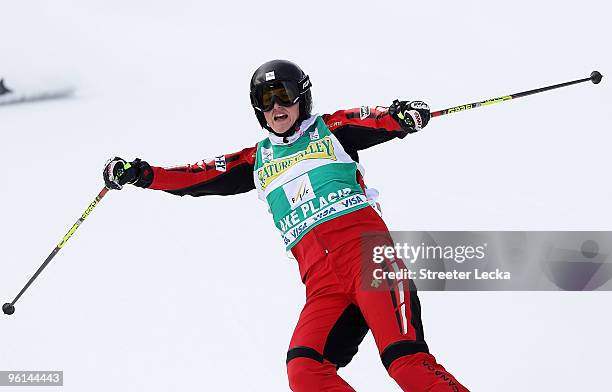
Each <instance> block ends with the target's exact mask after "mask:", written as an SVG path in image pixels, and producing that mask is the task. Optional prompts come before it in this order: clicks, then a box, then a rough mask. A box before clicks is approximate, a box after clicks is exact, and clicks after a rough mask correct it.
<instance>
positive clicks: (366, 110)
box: [359, 106, 370, 120]
mask: <svg viewBox="0 0 612 392" xmlns="http://www.w3.org/2000/svg"><path fill="white" fill-rule="evenodd" d="M369 115H370V107H369V106H362V107H361V108H360V109H359V118H361V119H362V120H364V119H366V118H368V116H369Z"/></svg>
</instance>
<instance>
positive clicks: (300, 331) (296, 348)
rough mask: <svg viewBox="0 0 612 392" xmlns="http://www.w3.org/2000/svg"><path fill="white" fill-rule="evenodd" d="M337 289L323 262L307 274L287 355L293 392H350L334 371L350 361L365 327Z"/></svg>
mask: <svg viewBox="0 0 612 392" xmlns="http://www.w3.org/2000/svg"><path fill="white" fill-rule="evenodd" d="M340 287H341V286H340V284H339V281H338V279H337V277H336V275H335V273H334V271H333V270H331V268H330V267H329V265H328V262H327V260H320V261H319V262H318V263H317V265H315V266H313V267H312V268H311V269H310V271H309V272H308V277H307V279H306V292H307V299H306V305H305V306H304V309H303V310H302V313H301V314H300V319H299V321H298V324H297V326H296V328H295V331H294V333H293V337H292V338H291V343H290V345H289V351H288V352H287V375H288V377H289V386H290V388H291V390H292V391H294V392H302V391H304V392H312V391H333V392H349V391H351V392H352V391H354V389H353V388H351V387H350V386H349V385H348V384H347V383H346V382H345V381H344V380H343V379H342V378H341V377H340V376H339V375H338V374H337V372H336V371H337V369H338V368H339V367H341V366H345V365H346V364H348V362H350V360H351V359H352V357H353V355H355V353H356V352H357V345H359V343H361V341H362V340H363V338H364V336H365V335H366V333H367V331H368V327H367V325H366V324H365V320H364V319H363V316H362V315H361V312H360V311H359V309H358V308H357V307H356V306H355V305H354V304H352V303H351V302H350V299H349V296H348V295H346V293H344V292H342V291H341V290H340Z"/></svg>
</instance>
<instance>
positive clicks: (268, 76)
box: [266, 71, 276, 82]
mask: <svg viewBox="0 0 612 392" xmlns="http://www.w3.org/2000/svg"><path fill="white" fill-rule="evenodd" d="M274 79H276V76H275V75H274V71H270V72H266V82H267V81H268V80H274Z"/></svg>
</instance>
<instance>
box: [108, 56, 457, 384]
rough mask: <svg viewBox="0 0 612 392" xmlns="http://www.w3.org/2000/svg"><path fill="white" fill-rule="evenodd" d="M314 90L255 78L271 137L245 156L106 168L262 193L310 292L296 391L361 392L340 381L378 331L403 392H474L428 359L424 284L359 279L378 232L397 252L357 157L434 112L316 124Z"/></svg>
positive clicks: (298, 332) (142, 178)
mask: <svg viewBox="0 0 612 392" xmlns="http://www.w3.org/2000/svg"><path fill="white" fill-rule="evenodd" d="M310 87H311V82H310V79H309V77H308V75H306V74H305V73H304V72H303V71H302V69H301V68H300V67H298V66H297V65H296V64H294V63H292V62H289V61H285V60H273V61H269V62H267V63H264V64H263V65H261V66H260V67H259V68H258V69H257V70H256V71H255V73H254V74H253V77H252V78H251V84H250V98H251V105H252V106H253V109H254V111H255V115H256V116H257V120H258V121H259V124H260V125H261V126H262V127H263V128H265V129H266V130H267V131H268V132H269V134H268V137H266V138H265V139H263V140H262V141H261V142H259V143H257V145H255V146H253V147H249V148H245V149H243V150H242V151H239V152H237V153H232V154H225V155H220V156H217V157H215V158H214V159H212V160H207V161H200V162H198V163H196V164H193V165H187V166H181V167H174V168H162V167H153V166H150V165H149V164H148V163H147V162H145V161H142V160H140V159H136V160H134V161H132V162H126V161H125V160H123V159H121V158H118V157H116V158H113V159H111V160H109V162H108V163H107V165H106V166H105V168H104V172H103V176H104V180H105V183H106V185H107V187H109V188H112V189H121V188H122V187H123V185H125V184H132V185H135V186H138V187H141V188H148V189H156V190H163V191H166V192H169V193H172V194H175V195H179V196H184V195H190V196H204V195H233V194H238V193H243V192H248V191H250V190H252V189H257V192H258V196H259V198H260V199H261V200H262V201H264V202H266V203H267V204H268V206H269V210H270V212H271V213H272V215H273V218H274V222H275V224H276V226H277V228H278V229H279V231H280V232H281V236H282V239H283V242H284V245H285V247H286V249H287V250H288V251H291V253H292V254H293V256H294V257H295V259H296V260H297V262H298V265H299V271H300V275H301V279H302V281H303V282H304V284H305V286H306V304H305V306H304V309H303V310H302V312H301V314H300V318H299V321H298V323H297V326H296V327H295V331H294V333H293V337H292V338H291V342H290V344H289V350H288V352H287V373H288V378H289V386H290V388H291V390H293V391H296V392H301V391H308V392H311V391H334V392H336V391H338V392H339V391H353V388H351V387H350V386H349V385H348V384H347V383H346V382H345V381H344V380H343V379H342V378H341V377H340V376H339V375H338V374H337V370H338V369H339V368H340V367H343V366H346V365H347V364H348V363H349V362H350V361H351V359H352V358H353V356H354V355H355V354H356V353H357V347H358V345H359V344H360V343H361V341H362V340H363V338H364V337H365V335H366V333H367V332H368V330H371V331H372V334H373V335H374V339H375V341H376V345H377V347H378V350H379V353H380V356H381V360H382V362H383V365H384V366H385V368H386V369H387V371H388V373H389V374H390V375H391V377H392V378H393V379H395V381H396V382H397V383H398V385H399V386H400V387H401V388H402V389H403V390H404V391H410V392H420V391H430V392H442V391H455V392H456V391H467V389H466V388H465V387H464V386H462V385H461V384H460V383H459V382H458V381H457V380H456V379H455V378H454V377H453V376H452V375H451V374H450V373H448V372H447V371H446V370H445V369H444V368H443V367H442V366H441V365H440V364H438V363H437V362H436V359H435V358H434V357H433V356H432V355H431V354H430V353H429V350H428V347H427V344H426V343H425V340H424V336H423V327H422V323H421V315H420V313H421V311H420V303H419V299H418V297H417V293H416V288H415V287H414V284H413V283H412V282H410V281H408V282H404V283H405V284H401V282H400V283H397V282H395V283H388V282H382V283H383V284H387V285H388V286H387V290H374V289H372V288H369V287H368V285H367V284H362V283H361V277H360V275H362V272H363V271H362V269H361V256H362V255H361V246H360V244H361V241H362V235H363V234H364V233H373V232H375V233H378V235H377V236H378V237H377V239H378V240H380V241H382V243H386V244H391V245H392V244H393V241H392V240H391V237H390V235H389V233H388V229H387V227H386V225H385V223H384V222H383V220H382V219H381V217H380V215H379V214H378V213H377V210H376V207H377V206H378V205H377V203H376V200H375V196H376V192H375V191H373V190H370V189H368V188H366V186H365V184H364V181H363V175H362V169H361V166H360V165H359V164H358V162H359V156H358V151H359V150H363V149H365V148H368V147H371V146H374V145H377V144H380V143H383V142H386V141H389V140H391V139H395V138H400V139H401V138H404V137H405V136H406V135H407V134H409V133H414V132H417V131H419V130H421V129H422V128H423V127H425V126H426V125H427V122H428V121H429V118H430V112H429V107H428V106H427V104H425V103H424V102H422V101H411V102H409V101H398V100H396V101H394V102H393V103H392V105H391V106H390V107H388V108H387V107H374V108H370V107H361V108H357V109H351V110H340V111H337V112H335V113H333V114H325V115H322V116H319V115H316V114H311V109H312V97H311V91H310ZM373 207H374V208H373ZM375 238H376V236H375ZM396 262H398V263H399V262H401V261H400V260H396ZM366 272H367V271H366ZM366 283H367V282H366ZM389 293H391V295H389Z"/></svg>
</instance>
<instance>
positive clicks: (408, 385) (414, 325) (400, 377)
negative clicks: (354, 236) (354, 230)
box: [353, 235, 468, 392]
mask: <svg viewBox="0 0 612 392" xmlns="http://www.w3.org/2000/svg"><path fill="white" fill-rule="evenodd" d="M377 237H378V236H377ZM370 240H372V241H373V244H380V243H385V241H387V245H390V244H392V242H388V241H390V238H385V235H382V236H380V237H378V238H375V239H368V241H370ZM371 245H372V244H369V243H368V244H366V247H365V248H366V249H370V246H371ZM354 248H357V247H353V249H354ZM369 254H371V253H369ZM356 257H357V258H359V259H360V258H361V256H359V255H357V256H356ZM403 267H404V265H403V263H402V261H401V260H397V259H395V260H391V261H389V262H386V263H385V264H384V265H383V267H382V268H383V269H387V270H389V271H394V270H395V271H397V270H399V269H401V268H403ZM373 268H376V266H374V265H373V264H372V263H363V264H362V269H361V271H360V274H359V275H360V276H359V277H358V278H357V279H355V280H354V289H353V292H354V293H355V301H356V303H357V305H358V306H359V308H360V309H361V312H362V313H363V316H364V318H365V319H366V321H367V323H368V325H369V326H370V329H371V330H372V334H373V335H374V339H375V340H376V345H377V346H378V350H379V352H380V353H381V359H382V362H383V364H384V366H385V368H386V369H387V371H388V372H389V375H390V376H391V377H393V379H394V380H395V381H396V382H397V383H398V385H399V386H400V387H401V388H402V389H403V390H404V391H410V392H420V391H428V392H442V391H445V392H446V391H448V392H465V391H468V390H467V389H466V388H465V387H463V386H462V385H461V384H459V382H458V381H457V380H456V379H455V378H454V377H453V376H452V375H451V374H450V373H448V372H447V371H446V370H445V369H444V368H443V367H442V366H441V365H439V364H438V363H437V362H436V359H435V358H434V357H433V355H431V354H429V349H428V347H427V344H426V343H425V337H424V334H423V324H422V322H421V304H420V301H419V298H418V296H417V292H416V287H415V286H414V283H413V282H412V281H410V280H393V281H389V280H387V281H378V282H377V283H378V284H380V286H379V287H378V288H377V289H374V288H372V286H371V284H372V280H373ZM362 278H363V281H362Z"/></svg>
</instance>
